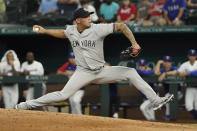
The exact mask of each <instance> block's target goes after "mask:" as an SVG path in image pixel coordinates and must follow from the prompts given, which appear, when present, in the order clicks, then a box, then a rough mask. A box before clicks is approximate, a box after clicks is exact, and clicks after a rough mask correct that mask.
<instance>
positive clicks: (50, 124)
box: [0, 109, 197, 131]
mask: <svg viewBox="0 0 197 131" xmlns="http://www.w3.org/2000/svg"><path fill="white" fill-rule="evenodd" d="M0 130H1V131H32V130H34V131H197V129H196V128H195V127H192V126H191V127H190V126H185V125H180V124H179V125H178V124H167V123H159V122H146V121H136V120H125V119H112V118H104V117H98V116H85V115H71V114H66V113H52V112H41V111H23V110H8V109H0Z"/></svg>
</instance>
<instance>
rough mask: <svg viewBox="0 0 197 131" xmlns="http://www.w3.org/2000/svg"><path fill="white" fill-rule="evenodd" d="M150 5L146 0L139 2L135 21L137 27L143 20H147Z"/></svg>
mask: <svg viewBox="0 0 197 131" xmlns="http://www.w3.org/2000/svg"><path fill="white" fill-rule="evenodd" d="M150 6H151V3H149V2H148V1H147V0H141V1H140V2H139V3H138V5H137V16H136V20H137V23H138V24H139V25H141V24H142V23H143V22H144V20H147V19H148V9H149V8H150Z"/></svg>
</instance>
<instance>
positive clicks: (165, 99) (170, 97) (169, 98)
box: [153, 94, 174, 111]
mask: <svg viewBox="0 0 197 131" xmlns="http://www.w3.org/2000/svg"><path fill="white" fill-rule="evenodd" d="M173 98H174V95H173V94H170V95H168V96H165V97H161V102H160V103H158V104H154V105H153V110H154V111H155V110H157V109H159V108H161V107H162V106H163V105H165V104H167V103H169V102H170V101H172V100H173Z"/></svg>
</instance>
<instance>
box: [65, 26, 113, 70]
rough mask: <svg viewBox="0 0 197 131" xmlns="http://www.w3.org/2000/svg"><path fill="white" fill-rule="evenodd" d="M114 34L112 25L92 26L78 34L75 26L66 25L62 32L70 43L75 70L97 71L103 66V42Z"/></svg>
mask: <svg viewBox="0 0 197 131" xmlns="http://www.w3.org/2000/svg"><path fill="white" fill-rule="evenodd" d="M113 32H114V24H92V25H91V27H90V28H88V29H86V30H85V31H84V32H82V33H79V32H78V30H77V26H76V25H68V26H67V28H66V30H65V31H64V33H65V35H66V36H67V38H68V39H69V41H70V42H71V45H72V48H73V52H74V54H75V58H76V64H77V69H83V70H84V69H90V70H97V69H100V68H101V67H103V66H104V63H105V61H104V53H103V40H104V38H105V37H106V36H107V35H109V34H110V33H113Z"/></svg>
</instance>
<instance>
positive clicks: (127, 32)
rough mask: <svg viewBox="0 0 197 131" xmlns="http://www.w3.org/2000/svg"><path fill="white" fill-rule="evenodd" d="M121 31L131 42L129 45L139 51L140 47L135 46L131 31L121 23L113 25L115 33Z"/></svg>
mask: <svg viewBox="0 0 197 131" xmlns="http://www.w3.org/2000/svg"><path fill="white" fill-rule="evenodd" d="M118 31H121V32H122V33H123V34H124V35H125V36H126V37H127V38H128V39H129V40H130V42H131V45H132V47H133V48H135V49H140V48H141V47H140V46H139V45H138V44H137V42H136V40H135V37H134V35H133V33H132V32H131V30H130V29H129V28H128V27H127V25H126V24H123V23H115V32H118Z"/></svg>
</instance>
